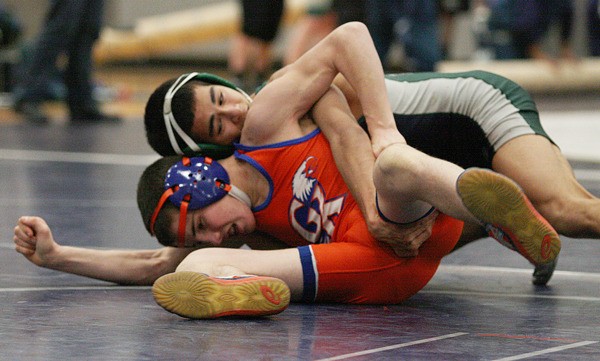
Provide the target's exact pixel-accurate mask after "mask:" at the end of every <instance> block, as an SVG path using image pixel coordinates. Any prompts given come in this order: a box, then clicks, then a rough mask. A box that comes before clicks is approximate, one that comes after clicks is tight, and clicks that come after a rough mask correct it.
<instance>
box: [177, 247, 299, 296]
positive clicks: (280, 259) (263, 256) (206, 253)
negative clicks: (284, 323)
mask: <svg viewBox="0 0 600 361" xmlns="http://www.w3.org/2000/svg"><path fill="white" fill-rule="evenodd" d="M181 271H193V272H199V273H205V274H207V275H209V276H213V277H229V276H241V275H248V274H250V275H259V276H268V277H275V278H279V279H281V280H283V281H284V282H285V283H286V284H287V285H288V286H289V287H290V291H291V292H292V299H299V298H300V296H301V295H302V284H303V278H302V265H301V263H300V257H299V256H298V250H297V249H295V248H286V249H281V250H274V251H256V250H248V249H231V248H204V249H199V250H197V251H194V252H192V253H190V254H189V256H187V257H186V258H185V259H184V260H183V261H182V262H181V263H180V264H179V266H178V267H177V270H176V271H175V272H181Z"/></svg>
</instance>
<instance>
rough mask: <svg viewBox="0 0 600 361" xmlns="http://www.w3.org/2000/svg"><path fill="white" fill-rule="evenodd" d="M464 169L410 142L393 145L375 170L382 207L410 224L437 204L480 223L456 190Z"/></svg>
mask: <svg viewBox="0 0 600 361" xmlns="http://www.w3.org/2000/svg"><path fill="white" fill-rule="evenodd" d="M463 171H464V169H463V168H461V167H459V166H457V165H455V164H453V163H450V162H447V161H444V160H441V159H438V158H433V157H430V156H428V155H426V154H425V153H422V152H420V151H418V150H416V149H414V148H412V147H411V146H409V145H406V144H401V143H397V144H394V145H392V146H389V147H387V148H386V149H385V150H384V151H383V152H381V154H380V155H379V157H377V160H376V162H375V168H374V172H373V181H374V183H375V188H376V189H377V202H378V207H379V210H380V211H381V212H382V213H383V214H384V215H385V216H386V218H388V219H390V220H392V221H394V222H398V223H409V222H412V221H415V220H416V219H419V218H420V217H421V216H423V215H424V214H426V213H427V212H428V211H429V210H430V209H431V206H432V205H433V206H435V207H436V208H437V209H439V210H440V212H442V213H445V214H447V215H450V216H452V217H454V218H458V219H461V220H464V221H467V222H471V223H479V220H477V219H476V218H475V217H474V216H473V215H472V214H471V213H470V212H469V211H468V210H467V208H466V207H465V206H464V205H463V202H462V200H461V198H460V197H459V195H458V193H457V192H456V180H457V179H458V177H459V176H460V175H461V174H462V172H463Z"/></svg>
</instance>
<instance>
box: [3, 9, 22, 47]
mask: <svg viewBox="0 0 600 361" xmlns="http://www.w3.org/2000/svg"><path fill="white" fill-rule="evenodd" d="M22 33H23V26H22V25H21V22H20V21H19V20H18V19H17V18H16V17H15V16H14V15H13V14H12V13H11V12H10V11H9V10H8V9H7V8H6V6H5V5H4V4H2V3H0V47H2V48H4V47H7V46H11V45H13V44H15V43H16V42H17V40H19V38H20V37H21V34H22Z"/></svg>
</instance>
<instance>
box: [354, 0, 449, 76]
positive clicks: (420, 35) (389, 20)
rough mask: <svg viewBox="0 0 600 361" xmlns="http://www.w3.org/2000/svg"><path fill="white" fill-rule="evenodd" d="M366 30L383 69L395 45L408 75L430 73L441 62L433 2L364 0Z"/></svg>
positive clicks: (440, 49) (435, 7)
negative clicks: (369, 33) (400, 48)
mask: <svg viewBox="0 0 600 361" xmlns="http://www.w3.org/2000/svg"><path fill="white" fill-rule="evenodd" d="M365 9H366V18H367V21H366V23H367V26H368V27H369V31H370V32H371V36H372V37H373V42H374V43H375V47H376V48H377V53H378V54H379V57H380V58H381V62H382V63H383V66H384V68H388V66H387V61H386V60H387V57H388V51H389V49H390V46H391V45H392V44H393V43H394V42H395V41H398V42H399V43H400V44H401V45H402V47H403V49H404V55H405V56H406V58H407V62H406V64H405V67H406V70H409V71H433V70H435V66H436V64H437V63H438V62H439V61H440V60H441V58H442V47H441V40H440V36H439V20H438V19H439V17H438V3H437V0H366V8H365Z"/></svg>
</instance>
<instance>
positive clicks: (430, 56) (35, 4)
mask: <svg viewBox="0 0 600 361" xmlns="http://www.w3.org/2000/svg"><path fill="white" fill-rule="evenodd" d="M242 3H243V2H242V1H238V0H174V1H168V2H165V1H159V0H106V1H105V6H104V9H103V14H102V16H103V18H102V19H103V22H102V31H101V33H100V36H99V38H98V40H97V41H96V43H95V44H94V51H93V61H94V80H95V82H96V87H95V97H97V98H98V99H99V100H101V101H102V103H103V104H106V105H107V106H109V107H112V108H115V109H114V110H115V111H116V112H117V113H120V114H122V115H123V116H125V117H127V116H136V117H141V115H142V114H143V113H142V108H141V106H143V103H144V101H145V99H146V98H147V96H148V95H149V93H150V92H151V91H152V90H153V89H154V88H155V87H156V86H157V85H158V84H159V83H160V82H162V81H163V80H166V79H168V78H170V77H173V76H175V75H177V74H179V73H181V72H182V71H188V70H191V69H193V70H203V71H212V72H216V73H218V74H220V75H223V76H225V77H228V78H229V79H232V80H234V81H236V82H237V83H239V85H240V86H242V87H245V88H248V90H250V91H251V90H252V89H253V88H254V86H255V85H256V84H257V83H259V82H261V81H263V80H264V79H266V78H268V76H269V74H270V73H271V72H272V71H274V70H276V69H277V68H279V67H281V66H283V65H284V64H286V63H289V62H291V61H293V60H294V59H295V58H297V57H298V56H299V55H300V54H302V53H303V52H304V51H306V50H307V49H308V48H310V46H311V45H312V44H314V42H316V41H318V40H319V39H320V38H322V37H323V36H325V35H326V34H327V32H328V31H331V29H333V28H334V27H335V26H337V25H339V24H341V23H343V22H346V21H351V20H359V21H363V22H365V23H366V24H367V26H369V29H370V30H371V33H372V35H373V37H374V40H375V43H376V46H377V49H378V52H379V53H380V56H381V60H382V63H383V65H384V68H385V70H386V72H404V71H433V70H437V71H463V70H472V69H482V70H489V71H493V72H496V73H499V74H501V75H504V76H507V77H508V78H510V79H512V80H515V81H516V82H518V83H519V84H521V85H522V86H523V87H524V88H526V89H527V90H529V91H530V92H533V93H557V92H560V93H565V92H581V91H584V92H588V93H589V92H592V93H594V94H597V92H598V91H599V89H600V60H598V59H600V58H598V57H597V56H598V55H599V54H597V51H598V50H597V49H598V48H599V47H600V40H599V39H598V37H597V36H598V35H597V34H596V33H598V32H599V31H600V25H598V23H597V20H596V18H598V15H599V14H598V11H599V10H598V1H597V0H548V1H539V0H523V1H512V0H404V1H399V0H396V1H393V0H390V1H388V0H352V1H340V0H281V1H274V2H271V3H269V2H260V1H259V2H257V4H263V6H264V7H269V6H271V7H272V4H276V3H280V4H282V5H283V6H282V8H283V10H282V13H281V14H280V18H277V14H274V15H271V14H273V13H274V12H273V11H271V12H270V13H269V14H268V16H275V20H274V21H275V22H274V23H273V22H271V23H264V24H263V23H261V21H262V20H260V21H258V22H256V19H254V20H255V26H256V24H258V27H263V28H264V27H269V26H270V27H272V26H273V25H272V24H276V29H274V31H275V36H274V38H273V39H272V40H268V41H264V40H260V39H259V40H260V41H258V42H256V41H254V40H256V39H252V37H250V38H248V37H247V36H245V35H246V34H244V33H243V32H242V31H241V28H242V16H243V14H244V10H243V8H242ZM248 3H251V1H250V2H248ZM269 4H271V5H269ZM511 4H512V6H513V8H512V9H502V7H503V6H511ZM514 4H516V5H514ZM0 5H1V6H2V8H3V9H2V10H3V12H4V13H6V16H8V17H9V19H10V20H11V21H13V22H14V24H15V25H16V26H17V28H18V36H15V37H14V39H12V40H10V41H8V40H7V39H5V40H7V41H6V43H5V42H4V41H3V45H2V46H0V65H1V66H2V72H1V78H0V86H1V87H2V91H3V96H2V97H1V99H0V120H2V121H13V120H15V119H16V120H18V119H20V118H19V116H20V115H19V114H15V112H12V110H13V109H12V107H13V106H14V99H13V98H12V97H11V91H12V90H13V88H14V84H15V83H16V82H18V77H19V72H18V69H19V68H18V67H19V64H21V63H23V62H24V61H26V60H27V57H28V56H31V54H30V53H28V52H27V49H30V48H31V47H32V46H33V45H32V44H35V42H36V39H37V38H38V37H39V35H40V33H41V32H42V31H43V29H44V26H45V23H46V19H47V17H48V13H49V9H50V6H51V1H39V0H37V1H36V0H3V1H0ZM259 6H260V5H259ZM558 9H560V11H559V10H558ZM562 9H566V10H565V11H562ZM263 10H264V9H263ZM253 11H254V12H253V13H251V14H250V13H248V12H247V14H248V15H247V16H253V15H252V14H260V16H261V17H263V18H266V17H267V15H265V13H261V12H260V11H259V12H256V10H253ZM502 11H504V12H502ZM511 11H512V12H511ZM561 11H562V13H561ZM275 13H276V12H275ZM507 14H509V15H508V16H507ZM277 20H278V21H277ZM6 35H7V33H6V31H4V36H5V38H6ZM523 38H526V39H525V40H526V41H527V42H528V43H527V44H525V45H523V44H517V43H518V42H519V41H525V40H523ZM253 41H254V42H253ZM511 41H512V43H511ZM514 44H517V48H518V46H521V47H522V48H523V49H526V50H525V51H524V52H521V53H519V52H518V51H516V52H515V51H506V49H507V47H510V46H511V45H514ZM523 46H525V47H523ZM253 47H254V48H253ZM529 49H532V50H531V51H530V50H529ZM513 50H514V49H513ZM517 50H518V49H517ZM58 63H59V64H58V65H57V66H58V67H59V68H60V59H59V61H58ZM16 69H17V70H16ZM22 73H26V71H23V70H21V74H22ZM15 78H16V79H15ZM54 85H55V88H53V90H52V91H54V93H53V94H51V96H49V98H52V97H58V98H60V97H61V91H63V92H64V90H61V85H60V84H54ZM49 100H53V99H49ZM54 100H55V99H54ZM44 107H46V108H47V107H50V109H49V110H47V111H48V112H50V113H51V114H57V115H58V116H59V117H60V115H61V114H62V113H61V112H62V109H63V107H62V106H61V105H58V106H53V105H52V104H50V105H48V104H44ZM17 113H18V112H17Z"/></svg>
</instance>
